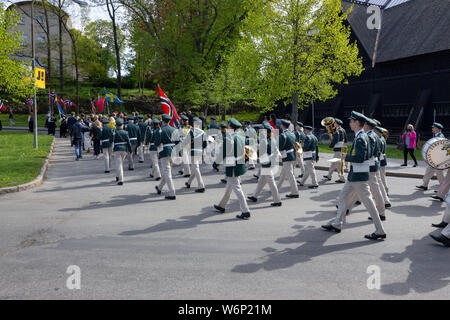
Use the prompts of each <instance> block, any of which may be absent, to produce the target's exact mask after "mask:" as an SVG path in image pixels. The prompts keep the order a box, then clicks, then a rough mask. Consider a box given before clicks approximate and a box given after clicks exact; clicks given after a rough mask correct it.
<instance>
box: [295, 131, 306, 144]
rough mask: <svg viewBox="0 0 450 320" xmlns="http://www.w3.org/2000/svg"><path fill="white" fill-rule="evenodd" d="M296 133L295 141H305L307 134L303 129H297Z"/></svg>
mask: <svg viewBox="0 0 450 320" xmlns="http://www.w3.org/2000/svg"><path fill="white" fill-rule="evenodd" d="M294 135H295V141H297V142H299V143H302V142H305V139H306V134H305V133H304V132H303V131H299V130H295V131H294Z"/></svg>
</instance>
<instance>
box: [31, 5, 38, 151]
mask: <svg viewBox="0 0 450 320" xmlns="http://www.w3.org/2000/svg"><path fill="white" fill-rule="evenodd" d="M34 1H35V0H32V1H31V14H30V15H31V71H32V79H33V90H34V101H33V104H34V110H33V118H34V119H33V136H34V148H35V149H37V148H38V136H37V134H38V128H37V110H36V105H37V103H36V80H35V79H34V77H35V74H34V55H35V52H34V17H33V15H34V12H33V6H34Z"/></svg>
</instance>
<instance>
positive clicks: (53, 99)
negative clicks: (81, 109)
mask: <svg viewBox="0 0 450 320" xmlns="http://www.w3.org/2000/svg"><path fill="white" fill-rule="evenodd" d="M48 95H49V99H50V102H52V103H53V102H55V99H56V93H55V91H53V90H51V89H50V90H49V92H48Z"/></svg>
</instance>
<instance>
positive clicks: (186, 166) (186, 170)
mask: <svg viewBox="0 0 450 320" xmlns="http://www.w3.org/2000/svg"><path fill="white" fill-rule="evenodd" d="M190 153H191V151H189V150H187V149H183V152H182V160H183V174H184V175H187V174H191V166H190V162H191V157H190Z"/></svg>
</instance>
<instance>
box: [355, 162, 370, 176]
mask: <svg viewBox="0 0 450 320" xmlns="http://www.w3.org/2000/svg"><path fill="white" fill-rule="evenodd" d="M352 168H353V172H355V173H361V172H364V173H365V172H367V173H368V172H370V165H369V160H366V161H364V162H363V163H353V162H352Z"/></svg>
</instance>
